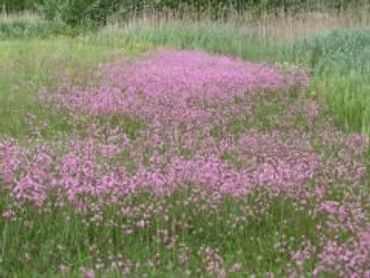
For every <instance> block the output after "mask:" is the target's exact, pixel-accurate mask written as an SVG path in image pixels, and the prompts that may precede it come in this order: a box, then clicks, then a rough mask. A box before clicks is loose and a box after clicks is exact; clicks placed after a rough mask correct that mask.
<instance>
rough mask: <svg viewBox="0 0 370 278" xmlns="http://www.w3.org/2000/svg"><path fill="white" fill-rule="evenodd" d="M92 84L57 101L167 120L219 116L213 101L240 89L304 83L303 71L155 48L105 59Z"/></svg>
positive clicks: (94, 111)
mask: <svg viewBox="0 0 370 278" xmlns="http://www.w3.org/2000/svg"><path fill="white" fill-rule="evenodd" d="M103 76H104V77H105V82H104V84H103V85H101V86H100V87H97V88H94V89H76V88H75V89H72V90H71V89H70V88H67V89H66V90H61V92H60V93H59V95H57V96H56V102H58V103H61V104H63V105H64V106H66V107H69V108H70V109H77V110H81V109H82V110H84V111H87V112H90V113H92V114H95V115H96V114H111V113H118V114H124V115H129V116H135V117H144V118H146V119H151V120H153V119H161V120H162V121H163V119H168V121H170V122H176V123H178V122H184V121H185V122H189V121H190V122H193V121H204V120H205V119H206V120H210V119H213V118H214V117H216V118H219V116H218V115H219V114H220V113H219V111H218V109H217V107H219V106H220V105H222V104H225V103H230V102H232V101H235V100H236V99H238V98H239V97H245V94H255V93H257V92H261V91H277V90H281V89H289V88H290V89H292V88H303V87H305V86H306V85H307V83H308V77H307V75H306V73H305V72H300V71H297V72H292V73H289V74H288V73H287V72H284V71H283V70H281V69H279V68H277V67H272V66H269V65H263V64H251V63H246V62H244V61H242V60H240V59H237V58H233V57H228V56H215V55H211V54H207V53H205V52H201V51H168V50H163V51H159V52H154V53H152V54H150V55H148V56H147V57H144V58H142V59H141V60H140V61H138V62H136V63H131V64H129V63H116V64H112V65H109V66H108V67H107V68H106V69H105V71H104V74H103Z"/></svg>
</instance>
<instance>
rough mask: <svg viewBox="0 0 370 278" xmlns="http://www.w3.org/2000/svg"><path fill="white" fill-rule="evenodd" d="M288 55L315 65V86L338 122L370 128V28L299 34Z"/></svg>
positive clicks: (356, 128) (348, 126)
mask: <svg viewBox="0 0 370 278" xmlns="http://www.w3.org/2000/svg"><path fill="white" fill-rule="evenodd" d="M287 53H288V54H287V56H288V57H287V58H288V59H291V60H292V61H294V62H296V63H298V64H304V65H306V66H308V67H309V68H310V69H311V72H312V77H313V87H314V88H315V90H316V91H319V95H320V97H321V99H322V100H323V101H325V102H326V103H327V106H328V107H329V109H330V111H331V112H332V114H333V115H334V117H335V119H336V122H337V124H338V125H339V126H340V127H342V128H344V129H346V130H349V131H359V132H364V133H368V134H369V131H370V78H369V76H370V33H369V29H342V30H334V31H326V32H323V33H321V34H311V35H306V36H303V37H301V38H298V39H297V40H296V41H295V42H294V44H293V45H292V46H291V48H289V49H288V51H287Z"/></svg>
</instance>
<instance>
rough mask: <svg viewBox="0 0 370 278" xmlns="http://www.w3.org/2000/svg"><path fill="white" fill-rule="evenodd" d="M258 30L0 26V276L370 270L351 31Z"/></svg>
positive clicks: (356, 47) (363, 94) (361, 42)
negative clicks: (76, 30) (63, 31)
mask: <svg viewBox="0 0 370 278" xmlns="http://www.w3.org/2000/svg"><path fill="white" fill-rule="evenodd" d="M146 20H149V19H146ZM341 20H342V19H341ZM338 21H339V19H338ZM35 22H38V23H37V24H38V27H37V28H43V27H40V26H41V25H42V24H45V23H42V22H41V21H40V22H39V19H35ZM299 22H300V21H298V20H297V21H296V24H297V26H298V25H299ZM324 23H325V22H324ZM324 23H323V25H325V24H324ZM3 24H8V25H9V26H10V25H11V24H12V23H11V22H7V23H3ZM30 24H34V23H33V21H32V22H31V23H30ZM183 24H185V23H183ZM266 24H267V23H266ZM274 24H281V25H280V27H281V26H283V25H282V23H281V22H280V23H276V22H275V23H274ZM274 24H272V25H266V26H267V27H268V28H271V29H270V30H269V29H268V28H267V27H266V26H265V28H264V29H263V30H264V32H261V30H260V29H259V27H258V26H259V25H256V26H254V27H253V29H250V30H249V29H248V30H247V31H245V30H243V27H242V25H241V26H235V25H230V24H229V23H215V22H203V23H202V22H198V23H192V22H188V25H187V26H182V27H181V23H179V21H175V20H173V21H170V22H166V23H163V22H162V23H160V22H152V21H149V23H148V22H147V21H145V20H143V21H140V20H139V21H137V22H131V23H130V24H128V25H125V26H119V25H114V26H113V25H109V26H106V27H103V28H102V29H100V30H98V31H94V32H90V31H87V33H82V34H79V35H77V36H72V37H69V36H67V35H60V34H56V35H47V36H46V37H38V35H36V36H34V37H32V36H33V35H32V34H33V33H32V32H31V33H27V32H25V33H23V32H24V30H23V31H19V30H18V29H17V30H18V31H14V32H15V33H14V34H15V35H14V36H13V35H11V32H13V31H10V33H8V31H6V32H5V31H4V32H3V33H2V31H1V30H2V29H1V28H4V29H3V30H5V29H6V28H8V27H6V28H5V27H0V38H2V36H3V39H2V40H1V41H0V49H1V50H2V51H1V52H0V61H1V64H0V115H1V120H0V277H89V278H90V277H91V278H92V277H370V205H369V204H370V192H369V177H370V176H369V172H368V166H369V162H370V149H369V132H368V130H369V129H368V127H370V125H369V124H368V122H367V120H368V119H369V115H370V114H368V111H369V110H368V107H367V106H366V104H370V98H369V96H368V93H369V91H368V88H369V84H370V83H369V79H368V73H369V65H370V61H369V60H368V59H369V57H368V56H366V55H365V54H366V53H369V45H368V44H367V41H369V38H370V37H369V35H368V33H366V31H364V30H367V29H366V27H364V26H356V27H353V28H354V29H345V30H344V29H341V28H343V27H341V26H337V29H336V30H335V31H331V30H328V31H325V32H326V33H325V32H323V31H321V30H316V31H312V30H309V27H307V28H306V29H307V30H306V31H305V33H303V31H301V30H298V31H297V32H298V33H297V34H295V33H294V34H293V33H289V36H286V37H282V35H281V34H280V33H274V32H273V30H275V29H273V28H274ZM312 24H314V23H312ZM353 24H354V23H353ZM0 26H2V25H0ZM4 26H5V25H4ZM30 28H32V27H30ZM53 28H54V27H53ZM261 28H262V27H261ZM320 28H321V27H320ZM320 28H319V29H320ZM356 28H357V29H356ZM6 30H8V29H6ZM9 30H10V29H9ZM266 30H267V31H266ZM287 30H288V29H287ZM19 32H20V33H19ZM35 32H36V33H37V32H38V31H35ZM50 32H52V31H50ZM266 32H267V35H266ZM287 32H288V31H287ZM292 32H293V31H292ZM41 33H42V34H45V33H44V31H42V32H41ZM27 34H31V37H27ZM42 36H43V35H42ZM274 36H277V37H279V38H274ZM331 36H332V37H334V38H336V40H337V41H338V42H337V43H336V42H335V41H334V40H332V39H328V38H331ZM343 42H346V44H344V43H343ZM348 42H351V43H348ZM327 44H329V46H328V45H327ZM346 47H347V48H346ZM40 49H43V50H42V51H41V50H40ZM360 54H361V55H362V56H360V57H362V58H361V59H357V58H356V59H355V57H359V56H358V55H360ZM351 55H352V56H351ZM343 63H346V64H343ZM357 82H359V83H357Z"/></svg>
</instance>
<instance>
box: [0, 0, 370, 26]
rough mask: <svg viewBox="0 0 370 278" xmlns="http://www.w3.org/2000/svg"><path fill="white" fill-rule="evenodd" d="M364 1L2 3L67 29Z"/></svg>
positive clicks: (352, 5)
mask: <svg viewBox="0 0 370 278" xmlns="http://www.w3.org/2000/svg"><path fill="white" fill-rule="evenodd" d="M367 4H368V1H367V0H181V1H179V0H1V1H0V6H1V7H2V10H3V11H4V12H6V13H11V12H20V11H24V10H38V11H40V12H41V13H42V14H43V15H44V17H45V18H46V19H49V20H50V19H52V20H59V21H62V22H64V23H66V24H67V25H70V26H77V25H83V24H86V23H103V24H104V23H106V21H107V17H108V16H109V15H111V14H113V13H118V14H120V15H122V16H124V17H131V16H134V15H138V14H140V13H143V12H145V11H147V12H151V13H153V12H159V13H160V12H169V13H174V14H176V15H177V16H180V17H182V16H184V15H185V14H187V15H188V14H189V12H192V13H191V14H192V15H193V16H195V17H196V18H197V19H201V18H202V17H204V16H209V17H210V18H211V19H225V18H227V17H229V16H230V15H233V16H235V15H238V16H242V15H243V14H244V13H245V12H247V11H248V12H252V13H254V14H255V15H257V16H258V15H261V14H263V13H274V14H276V15H278V14H285V15H286V14H295V13H297V12H302V11H307V12H311V11H315V10H320V11H322V10H323V9H326V10H328V11H329V10H330V11H334V12H337V13H340V12H343V11H345V10H348V9H357V8H359V7H364V6H365V5H367Z"/></svg>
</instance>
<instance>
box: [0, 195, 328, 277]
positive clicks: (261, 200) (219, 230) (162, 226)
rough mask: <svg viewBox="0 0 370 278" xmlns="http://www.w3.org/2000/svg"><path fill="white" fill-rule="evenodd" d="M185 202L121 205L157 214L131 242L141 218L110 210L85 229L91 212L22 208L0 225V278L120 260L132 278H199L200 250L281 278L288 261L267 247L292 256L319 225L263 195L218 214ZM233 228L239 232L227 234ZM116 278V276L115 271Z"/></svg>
mask: <svg viewBox="0 0 370 278" xmlns="http://www.w3.org/2000/svg"><path fill="white" fill-rule="evenodd" d="M188 197H189V194H188V192H185V191H184V192H179V193H178V194H177V196H174V197H171V198H170V199H167V200H166V201H165V202H163V200H161V199H157V198H155V197H154V196H142V195H140V196H136V197H132V198H131V199H126V200H125V201H124V202H125V204H126V207H127V206H128V207H131V208H138V209H139V210H141V211H145V208H148V207H154V208H155V209H154V210H152V211H151V210H150V209H149V210H148V213H149V214H150V218H149V219H150V224H149V227H147V228H145V229H140V228H133V231H134V232H133V233H132V234H129V235H127V234H125V233H124V230H123V229H122V225H126V226H127V227H135V221H137V220H140V219H136V218H135V216H134V215H128V216H126V217H122V214H121V213H120V209H119V207H114V206H113V207H110V208H107V209H106V210H105V211H104V212H103V215H102V219H103V220H102V225H98V226H96V225H89V224H87V223H88V222H89V221H90V220H91V218H92V217H93V215H94V213H88V214H87V215H78V214H76V213H75V212H72V211H70V210H69V209H68V208H67V207H62V208H53V209H52V211H50V212H49V213H47V212H46V213H42V214H40V213H39V212H37V211H35V210H34V209H33V208H29V207H27V208H25V209H24V212H23V213H22V214H21V215H22V216H21V219H17V221H15V222H7V223H3V222H2V220H0V226H1V227H2V239H1V246H0V251H1V253H0V255H1V257H0V258H1V262H2V264H0V275H2V276H8V275H13V274H14V273H17V275H19V276H20V277H24V276H29V275H31V276H32V277H36V276H38V275H44V276H49V275H51V276H54V275H55V273H57V272H58V271H59V266H60V265H62V264H65V265H68V266H70V268H71V271H72V272H71V273H72V274H73V273H75V275H73V276H74V277H75V276H76V277H78V274H79V268H80V266H90V267H94V266H95V265H96V264H97V260H98V258H105V259H106V260H107V261H103V262H102V263H104V264H106V265H107V266H109V265H110V262H109V259H107V258H108V257H109V256H110V255H113V256H117V255H118V254H120V255H121V256H122V257H123V258H124V259H129V260H130V261H131V262H133V263H135V262H139V261H140V262H141V263H142V265H141V267H140V269H138V270H136V271H134V275H136V276H137V277H139V276H140V275H142V274H144V273H147V274H149V275H151V276H152V275H154V276H161V277H162V276H163V275H164V276H165V277H170V276H171V274H173V273H184V271H185V270H190V271H191V272H192V273H193V275H195V274H196V273H198V275H199V271H203V270H202V265H203V264H202V258H203V256H202V255H200V254H199V253H198V251H199V248H200V246H208V247H212V248H214V249H218V251H219V252H220V254H222V255H223V257H224V263H225V265H226V266H227V267H231V266H232V265H233V264H234V263H236V262H240V263H243V265H245V266H246V269H245V270H244V272H245V274H247V273H248V274H252V273H267V272H269V271H272V272H274V273H276V274H278V275H283V274H284V268H282V267H281V266H282V265H286V263H287V262H288V261H289V256H288V255H289V254H285V253H281V251H279V249H278V248H272V247H273V246H274V245H275V244H277V243H284V244H286V245H287V246H289V248H291V249H292V250H295V249H297V248H299V246H300V245H299V244H300V242H301V239H302V237H304V238H307V239H310V240H311V241H313V242H315V240H316V238H315V234H316V231H315V225H312V224H313V222H314V223H316V224H318V223H320V221H321V220H320V219H319V218H318V219H315V220H313V219H312V218H311V217H310V216H309V215H308V214H307V213H306V212H305V211H298V210H297V208H298V207H299V205H298V204H297V203H296V201H294V200H290V199H283V198H275V199H272V200H269V199H266V197H264V195H263V194H256V195H252V196H250V197H249V198H248V199H247V200H240V201H235V200H228V199H225V200H223V201H221V202H220V203H219V204H218V209H217V210H213V209H211V208H210V207H208V206H209V204H210V203H209V202H210V201H209V200H208V198H207V197H205V196H204V195H203V198H204V202H203V203H197V204H191V203H188V202H187V201H186V199H187V198H188ZM213 202H214V201H211V203H213ZM2 203H3V202H0V205H1V204H2ZM267 203H268V204H269V205H266V204H267ZM204 205H205V207H208V208H206V209H205V208H204ZM0 208H1V207H0ZM248 214H249V216H248ZM164 215H166V216H167V217H168V218H167V220H164V218H163V216H164ZM184 216H185V217H186V218H184ZM111 220H112V221H113V222H114V223H115V225H117V226H114V227H110V226H109V225H108V226H106V227H104V223H105V224H107V223H108V222H109V221H111ZM225 220H227V221H225ZM176 223H186V224H187V225H188V228H184V229H182V228H180V227H178V226H177V224H176ZM232 225H236V227H237V228H234V229H232V231H233V232H230V227H231V226H232ZM160 230H167V231H169V232H170V233H172V234H176V235H178V236H179V237H178V238H177V240H176V244H175V245H174V247H173V248H170V249H168V248H167V247H166V243H165V242H161V241H158V240H159V237H158V235H157V232H158V231H160ZM81 239H84V240H81ZM183 244H184V245H186V246H187V247H188V249H189V254H188V256H189V264H186V265H184V264H182V263H180V262H179V258H178V256H179V254H180V252H181V246H182V245H183ZM92 247H95V250H94V251H92V250H91V248H92ZM157 253H160V256H161V267H158V268H157V267H152V266H150V265H147V262H148V261H149V260H150V259H151V258H153V256H155V254H157ZM260 258H263V260H261V259H260ZM106 268H107V267H106ZM101 274H104V273H101ZM113 274H114V273H113ZM110 275H112V273H110ZM116 275H117V276H115V277H119V272H118V273H116ZM136 276H135V277H136Z"/></svg>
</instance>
